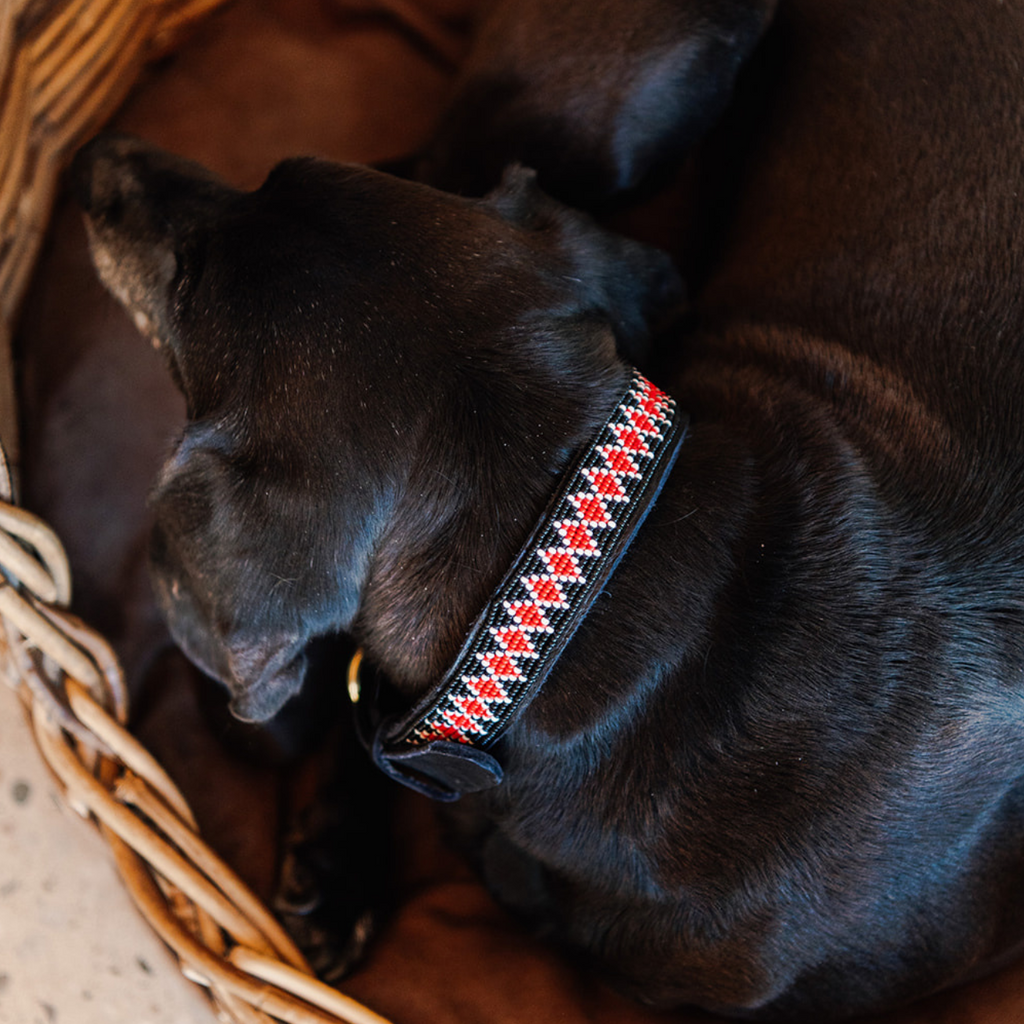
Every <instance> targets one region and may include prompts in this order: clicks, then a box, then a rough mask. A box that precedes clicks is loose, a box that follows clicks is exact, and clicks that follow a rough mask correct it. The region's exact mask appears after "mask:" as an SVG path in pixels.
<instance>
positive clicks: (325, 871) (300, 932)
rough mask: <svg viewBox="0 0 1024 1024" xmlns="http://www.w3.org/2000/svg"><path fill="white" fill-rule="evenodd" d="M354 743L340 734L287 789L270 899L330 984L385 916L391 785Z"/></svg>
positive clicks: (357, 959) (359, 955) (350, 966)
mask: <svg viewBox="0 0 1024 1024" xmlns="http://www.w3.org/2000/svg"><path fill="white" fill-rule="evenodd" d="M354 743H355V740H354V737H352V736H350V735H347V734H346V735H345V736H344V737H342V738H341V741H340V742H339V743H338V744H337V746H335V748H334V750H332V751H329V753H328V756H327V757H325V758H321V759H319V760H318V762H317V764H316V765H313V766H307V768H306V769H305V770H304V771H303V772H302V773H301V775H300V776H299V777H297V778H296V780H295V784H294V785H293V786H292V787H291V788H292V799H291V807H290V808H289V812H288V823H287V825H286V829H285V833H284V835H283V837H282V850H281V867H280V871H279V876H278V884H277V890H276V893H275V896H274V899H273V907H274V911H275V913H276V914H277V916H278V917H279V919H280V920H281V922H282V923H283V924H284V926H285V928H286V929H287V930H288V932H289V934H290V935H291V936H292V938H293V939H294V941H295V943H296V945H297V946H298V947H299V949H300V950H301V951H302V953H303V954H304V955H305V957H306V959H307V960H308V961H309V965H310V967H312V969H313V971H314V972H315V973H316V975H317V977H319V978H320V979H321V980H322V981H325V982H327V983H328V984H336V983H337V982H339V981H340V980H341V979H342V978H344V977H345V976H346V975H348V974H349V973H351V971H352V970H354V969H355V967H356V966H357V965H358V964H359V962H360V960H361V959H362V957H363V955H364V953H365V951H366V948H367V946H368V944H369V942H370V940H371V938H372V937H373V935H374V934H375V932H376V930H377V928H378V926H379V924H380V923H381V921H382V920H383V919H384V918H385V917H386V916H387V914H388V913H389V911H390V907H389V896H388V894H389V890H390V889H391V886H390V881H391V851H390V847H391V841H390V840H391V786H390V784H389V783H388V780H387V779H385V778H384V777H383V776H382V775H381V774H380V772H378V771H377V770H376V769H375V768H374V767H373V765H372V764H370V762H369V759H368V758H365V757H364V756H363V752H362V750H356V749H354V746H353V745H354ZM325 762H329V763H325Z"/></svg>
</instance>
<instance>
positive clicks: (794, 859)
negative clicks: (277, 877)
mask: <svg viewBox="0 0 1024 1024" xmlns="http://www.w3.org/2000/svg"><path fill="white" fill-rule="evenodd" d="M656 6H657V5H655V7H656ZM684 6H685V5H684ZM771 6H772V5H770V4H760V5H758V4H753V3H747V4H742V3H726V2H724V0H723V2H722V3H720V4H717V5H716V4H712V3H710V2H708V3H703V4H700V5H699V11H700V13H701V16H702V18H705V20H706V18H717V19H718V20H717V22H716V24H719V25H728V23H729V21H730V19H731V18H733V17H736V18H740V17H741V16H742V17H743V18H746V17H747V16H748V15H749V14H750V11H751V10H755V11H759V12H760V13H761V14H763V15H766V14H767V13H768V11H769V9H770V7H771ZM602 9H603V7H602ZM645 9H646V8H645ZM694 10H698V5H695V6H694ZM698 20H699V19H698ZM586 24H587V23H586V21H585V19H584V21H583V22H581V30H585V29H586ZM701 24H705V22H704V21H702V22H701ZM594 31H595V32H599V31H600V23H599V20H595V24H594ZM755 35H756V33H752V32H750V31H746V32H744V33H738V34H737V36H736V38H737V39H740V38H741V37H742V39H744V40H747V41H746V42H743V43H742V45H743V46H749V45H751V42H750V41H751V39H752V38H753V36H755ZM770 35H771V39H770V40H766V43H770V45H771V46H772V47H773V51H772V52H773V54H774V58H773V62H772V66H773V68H774V74H773V76H772V78H771V81H770V83H769V84H767V85H766V84H765V83H763V82H761V83H759V84H758V86H757V89H756V92H757V97H756V99H757V103H756V104H755V106H756V107H757V108H758V116H757V118H756V121H755V122H754V123H750V122H742V119H741V122H738V123H737V124H734V125H733V126H732V129H730V130H733V131H736V132H740V131H742V132H743V134H742V135H741V136H737V137H736V138H733V139H732V140H727V141H726V142H725V144H723V145H721V147H720V152H726V153H732V154H742V155H743V159H742V161H741V162H740V163H738V164H737V165H735V166H733V167H732V168H731V171H730V177H729V182H730V187H729V188H728V189H721V190H718V192H717V201H718V202H720V203H722V204H724V205H723V207H722V209H721V211H720V216H719V219H718V224H719V230H718V231H717V233H716V237H715V238H714V239H713V242H714V248H713V249H712V250H709V251H708V253H707V254H706V260H705V268H706V272H705V276H704V279H703V280H701V281H700V282H699V287H697V288H696V289H695V290H694V293H693V295H692V297H691V309H690V313H689V315H688V316H687V317H685V318H683V319H682V320H680V319H679V318H673V317H671V316H669V315H668V314H669V313H671V311H672V309H673V308H674V307H677V306H678V303H679V302H680V298H681V288H680V283H679V281H678V279H677V278H676V276H675V272H674V270H673V268H672V266H671V265H670V263H669V261H668V260H667V258H666V257H665V256H664V255H663V254H661V253H659V252H657V251H655V250H653V249H650V248H646V247H644V246H643V245H640V244H639V243H636V242H632V241H628V240H626V239H625V238H622V237H618V236H616V235H614V234H612V233H610V232H608V231H606V230H604V229H602V228H600V227H599V226H598V225H597V223H596V222H595V221H594V220H592V219H591V218H590V217H588V216H587V215H585V214H583V213H580V212H576V211H574V210H572V209H570V208H568V207H567V206H563V205H561V204H560V203H559V202H557V201H555V200H553V199H551V198H549V197H548V196H547V195H545V194H544V193H543V192H542V191H541V190H540V189H539V188H538V187H537V185H536V183H535V181H534V179H533V176H532V174H531V173H530V172H529V171H526V170H523V169H521V168H512V169H510V170H509V171H508V172H507V173H506V174H505V176H504V178H503V180H502V182H501V184H500V185H499V186H498V187H497V188H496V189H494V190H493V191H492V192H491V193H490V194H488V195H487V196H486V197H485V198H483V199H472V198H467V197H460V196H456V195H452V194H446V193H442V192H439V191H436V190H434V189H433V188H431V187H428V186H426V185H423V184H416V183H410V182H407V181H402V180H399V179H396V178H392V177H389V176H387V175H385V174H381V173H379V172H375V171H371V170H367V169H365V168H359V167H353V166H335V165H329V164H325V163H319V162H315V161H311V160H302V159H300V160H292V161H287V162H285V163H283V164H281V165H280V166H279V167H278V168H277V169H276V170H275V171H274V172H273V173H272V174H271V175H270V177H269V178H268V179H267V181H266V183H265V184H264V185H263V186H262V187H261V188H260V189H259V190H257V191H255V192H252V193H241V192H238V191H236V190H234V189H231V188H229V187H227V186H226V185H225V184H223V183H222V182H221V181H219V180H217V179H216V178H215V177H213V176H212V175H210V174H208V173H206V172H204V171H202V170H201V169H200V168H198V167H196V166H195V165H192V164H188V163H186V162H184V161H181V160H179V159H177V158H174V157H170V156H168V155H166V154H163V153H161V152H159V151H156V150H154V149H152V148H150V147H148V146H145V145H143V144H141V143H137V142H133V141H131V140H126V139H123V138H107V139H102V140H99V141H96V142H94V143H93V144H91V145H90V146H89V147H88V148H87V149H86V150H85V151H83V153H82V154H81V155H80V157H79V158H78V163H77V166H76V169H75V178H76V182H77V188H78V192H79V195H80V198H81V202H82V204H83V206H84V208H85V210H86V213H87V221H88V225H89V230H90V233H91V238H92V246H93V253H94V258H95V262H96V264H97V267H98V269H99V272H100V274H101V276H102V277H103V279H104V280H105V282H106V283H107V285H108V286H109V287H110V288H111V290H112V291H114V293H115V294H116V295H118V297H120V298H121V300H122V301H123V302H124V303H125V304H126V305H127V306H128V308H129V309H130V310H131V311H132V312H133V315H134V317H135V319H136V322H137V323H138V324H139V325H140V326H141V327H142V328H143V329H144V331H145V332H146V333H148V334H149V335H150V336H151V337H152V339H153V340H154V342H155V343H156V344H158V345H159V347H160V348H161V349H162V351H163V353H164V354H165V356H166V358H167V362H168V365H169V367H170V370H171V372H172V373H173V375H174V377H175V379H176V380H177V382H178V384H179V385H180V387H181V389H182V391H183V392H184V395H185V398H186V402H187V407H188V418H189V423H188V426H187V428H186V430H185V432H184V434H183V436H182V437H181V439H180V441H179V442H178V445H177V448H176V450H175V451H174V453H173V455H172V457H171V458H170V460H169V461H168V462H167V464H166V466H165V467H164V469H163V472H162V475H161V478H160V480H159V482H158V484H157V487H156V490H155V493H154V498H153V502H154V507H155V513H156V520H157V525H156V528H155V533H154V536H153V541H152V559H153V566H154V575H155V580H156V584H157V587H158V590H159V591H160V594H161V598H162V603H163V607H164V609H165V611H166V613H167V616H168V618H169V621H170V624H171V627H172V630H173V632H174V634H175V636H176V638H177V639H178V640H179V642H180V643H181V644H182V646H183V647H184V649H185V650H186V651H187V652H188V654H189V655H190V657H191V658H193V659H194V660H195V661H196V663H197V664H199V665H200V666H201V667H202V668H203V669H205V670H206V671H207V672H209V673H211V674H213V675H215V676H216V677H218V678H219V679H221V680H222V681H223V682H224V684H225V685H226V686H227V687H228V688H229V690H230V692H231V694H232V699H233V705H234V708H235V710H236V712H237V713H238V714H239V715H240V716H241V717H244V718H247V719H257V720H262V719H266V718H268V717H270V716H272V715H274V713H275V712H276V711H277V710H278V709H280V708H281V707H282V705H283V704H284V703H285V702H286V701H287V700H288V699H289V697H291V696H292V695H293V694H295V693H296V692H297V691H298V690H299V688H300V687H301V685H302V680H303V675H304V666H305V650H306V647H307V645H308V644H309V643H310V641H311V640H312V639H313V638H316V637H319V636H324V635H331V634H337V633H343V634H348V635H350V636H351V637H353V638H354V639H355V640H356V641H357V642H358V643H359V644H360V645H361V647H362V649H363V651H364V666H365V667H366V670H365V671H363V672H362V673H361V674H358V679H359V681H360V688H359V693H358V696H359V705H360V718H361V721H362V726H363V731H364V733H365V736H366V741H367V744H368V746H369V747H370V749H371V752H372V754H373V756H374V758H375V760H376V761H377V763H378V764H379V765H380V766H381V767H382V768H383V769H384V770H385V771H387V772H388V773H389V774H392V775H393V776H395V777H396V778H399V779H400V780H401V781H404V782H406V783H408V784H410V785H412V786H413V787H414V788H418V789H421V790H422V791H424V792H427V793H429V794H430V795H432V796H436V797H438V798H441V799H445V800H451V799H453V798H456V797H461V799H459V800H458V801H457V802H456V803H454V804H452V807H453V817H454V821H455V824H456V828H457V830H458V831H459V833H460V834H461V835H462V837H463V838H464V839H465V840H466V841H467V843H469V844H470V845H471V847H472V848H473V849H474V850H475V852H476V856H477V859H478V862H479V865H480V870H481V871H482V873H483V876H484V877H485V879H486V880H487V882H488V884H489V885H490V886H491V887H492V889H493V890H494V892H495V893H496V894H497V895H498V896H499V898H500V899H502V900H503V901H504V902H505V903H506V904H508V905H509V906H511V907H513V908H515V909H516V910H518V911H519V912H520V913H522V914H523V915H525V916H526V917H527V918H529V919H530V920H532V921H533V922H534V923H535V924H536V925H537V927H538V928H539V929H541V930H542V931H544V932H546V933H547V934H548V935H550V936H551V937H552V938H553V939H555V940H556V941H559V942H562V943H565V944H567V945H568V946H570V947H572V948H575V949H579V950H582V951H584V952H585V953H586V954H587V955H588V956H589V957H591V958H592V959H593V960H594V961H595V962H597V963H599V964H600V965H601V966H602V970H603V971H604V972H605V973H606V974H608V975H609V976H614V977H616V978H618V979H619V981H620V983H621V984H622V985H623V986H624V987H626V988H628V989H629V990H631V991H632V992H634V993H635V994H636V995H637V996H638V997H639V998H641V999H644V1000H646V1001H648V1002H651V1003H654V1004H657V1005H664V1006H672V1005H678V1004H684V1003H686V1004H699V1005H702V1006H705V1007H709V1008H711V1009H714V1010H718V1011H722V1012H727V1013H732V1014H735V1015H739V1016H745V1017H749V1018H755V1019H785V1020H797V1019H805V1020H813V1021H821V1020H825V1019H830V1018H841V1017H845V1016H850V1015H854V1014H858V1013H864V1012H869V1011H873V1010H878V1009H881V1008H884V1007H888V1006H892V1005H895V1004H898V1003H900V1002H903V1001H905V1000H908V999H911V998H914V997H916V996H918V995H921V994H923V993H926V992H929V991H934V990H936V989H939V988H942V987H944V986H948V985H950V984H953V983H956V982H958V981H962V980H964V979H966V978H969V977H973V976H977V975H979V974H981V973H983V972H985V971H988V970H991V969H993V968H994V967H995V966H996V965H998V964H999V963H1001V962H1004V961H1005V960H1007V959H1009V958H1010V957H1012V956H1013V955H1015V954H1016V952H1017V950H1018V948H1019V947H1020V944H1021V942H1022V938H1024V913H1022V910H1024V905H1022V904H1024V858H1022V856H1021V854H1022V852H1024V781H1022V779H1024V729H1022V721H1024V678H1022V670H1024V602H1022V599H1021V593H1022V589H1024V510H1022V505H1021V502H1020V500H1019V486H1020V485H1019V481H1020V480H1021V479H1022V478H1024V400H1022V395H1024V352H1022V351H1021V345H1022V338H1024V297H1022V291H1021V288H1020V280H1021V274H1022V267H1021V263H1022V257H1024V215H1022V213H1021V200H1020V197H1019V195H1018V189H1019V182H1020V177H1021V175H1020V167H1021V162H1020V153H1021V151H1022V148H1024V126H1022V124H1021V121H1020V117H1019V111H1020V109H1021V108H1022V105H1024V80H1022V79H1021V77H1020V74H1019V69H1018V66H1017V61H1018V58H1019V54H1020V53H1021V52H1022V51H1024V12H1021V11H1020V10H1019V9H1018V8H1017V7H1016V6H1015V5H1011V4H997V3H991V4H985V5H979V4H977V3H976V2H974V0H947V2H944V3H936V2H934V0H927V2H925V0H867V2H865V0H857V2H853V0H850V2H846V0H835V2H829V3H823V2H821V0H793V2H792V3H785V2H783V3H782V4H780V9H779V11H778V14H777V19H776V23H775V25H774V26H773V28H772V29H771V30H770ZM738 45H739V44H738ZM583 46H584V44H583V43H582V42H581V44H580V47H579V48H577V49H580V50H581V49H583ZM566 47H567V48H572V44H571V43H566ZM627 57H628V55H626V56H624V58H623V59H626V58H627ZM638 59H642V55H641V57H640V58H638ZM734 67H735V61H734V62H732V63H731V64H730V70H728V71H727V72H726V73H724V74H723V75H722V76H721V77H720V79H718V81H719V87H720V88H725V89H728V88H731V85H732V82H733V76H734ZM685 72H686V69H685V67H684V68H683V69H682V71H681V72H680V74H682V75H683V77H684V79H685ZM674 81H675V79H674V78H673V76H671V75H669V76H662V77H660V78H658V82H659V83H660V84H659V86H658V88H661V89H671V88H673V87H674V85H673V83H674ZM677 84H679V83H677ZM683 84H685V83H683ZM592 87H593V89H594V90H599V89H600V88H601V81H600V79H599V78H598V79H595V81H594V82H593V83H592ZM466 88H467V89H468V90H469V91H470V92H472V89H473V86H472V83H470V84H469V85H468V86H467V87H466ZM656 91H657V90H656ZM697 95H700V90H697ZM669 98H670V99H671V97H669ZM738 101H741V97H738ZM719 105H720V106H724V103H722V104H719ZM571 121H572V119H571V117H569V118H564V119H563V121H562V122H561V123H563V124H567V125H570V127H571ZM591 126H592V125H591ZM615 137H616V139H619V140H620V142H621V140H622V139H625V140H626V142H625V143H622V144H623V145H627V148H628V146H629V145H634V146H638V145H639V143H638V142H636V140H635V139H634V138H633V137H632V136H630V135H629V133H628V132H627V133H625V134H623V133H620V132H616V133H615ZM719 141H721V140H719ZM570 143H571V138H570V139H569V140H568V141H567V144H570ZM445 145H446V147H447V148H446V152H448V153H450V152H452V147H451V145H450V144H449V143H446V144H445ZM460 145H461V144H460ZM456 148H457V147H456ZM670 148H671V147H670ZM622 151H623V150H622V149H621V147H620V149H619V150H616V149H615V148H614V147H612V148H611V149H608V148H604V149H602V148H600V147H598V149H596V150H593V151H591V157H590V158H589V159H591V160H592V164H587V165H586V169H587V173H589V174H591V179H590V180H597V179H598V178H601V176H602V175H604V178H603V179H602V180H604V181H608V180H612V179H611V178H609V177H608V173H609V166H610V165H609V164H608V162H607V160H608V153H613V154H614V153H616V152H622ZM540 156H541V157H543V154H542V153H541V154H540ZM586 159H588V158H587V157H586V154H584V162H585V163H586ZM542 173H543V171H542ZM581 173H582V172H581ZM616 180H617V179H616ZM627 184H629V182H627ZM565 187H566V188H571V185H569V186H565ZM613 191H614V187H613ZM659 324H663V325H665V326H663V327H661V328H659V327H658V325H659ZM650 344H653V345H654V346H655V347H656V351H657V352H658V353H659V359H660V362H659V364H658V365H659V366H660V365H662V364H664V365H665V366H669V364H671V365H670V368H667V369H661V370H659V371H658V372H657V373H656V374H655V376H656V379H655V380H653V381H652V380H648V379H647V378H645V377H644V376H643V374H642V373H640V372H639V371H637V370H634V369H633V368H631V367H630V366H628V365H627V364H626V362H625V361H624V360H623V358H622V353H629V354H630V356H631V358H635V359H642V358H643V356H642V353H643V352H644V351H645V350H646V348H647V346H648V345H650ZM687 416H688V417H689V425H688V426H687ZM673 463H674V466H673ZM339 685H342V683H341V681H340V680H339Z"/></svg>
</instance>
